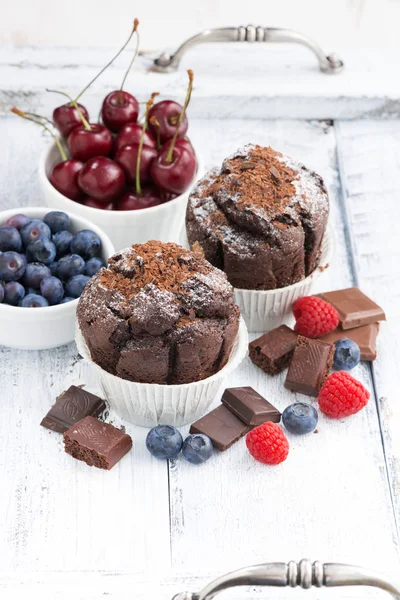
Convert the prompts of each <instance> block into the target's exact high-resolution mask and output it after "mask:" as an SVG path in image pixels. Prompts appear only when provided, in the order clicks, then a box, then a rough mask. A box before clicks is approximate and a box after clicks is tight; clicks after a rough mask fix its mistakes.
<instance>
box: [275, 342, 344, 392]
mask: <svg viewBox="0 0 400 600" xmlns="http://www.w3.org/2000/svg"><path fill="white" fill-rule="evenodd" d="M334 353H335V347H334V345H333V344H328V343H326V342H321V341H319V340H310V339H308V338H305V337H303V336H301V335H299V337H298V339H297V344H296V348H295V350H294V353H293V358H292V362H291V363H290V367H289V371H288V374H287V377H286V381H285V388H287V389H288V390H292V391H293V392H300V393H301V394H306V395H307V396H318V393H319V390H320V389H321V387H322V384H323V383H324V381H325V379H326V378H327V377H328V375H329V371H330V368H331V366H332V363H333V355H334Z"/></svg>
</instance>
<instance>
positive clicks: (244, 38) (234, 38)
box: [153, 25, 344, 74]
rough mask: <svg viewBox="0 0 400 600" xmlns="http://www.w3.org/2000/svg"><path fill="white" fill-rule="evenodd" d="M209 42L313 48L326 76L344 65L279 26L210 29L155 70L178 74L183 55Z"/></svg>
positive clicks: (164, 56)
mask: <svg viewBox="0 0 400 600" xmlns="http://www.w3.org/2000/svg"><path fill="white" fill-rule="evenodd" d="M205 42H282V43H287V42H289V43H293V42H294V43H297V44H302V45H303V46H306V47H307V48H309V49H310V50H311V51H312V52H313V53H314V54H315V56H316V57H317V60H318V62H319V67H320V69H321V71H322V72H323V73H328V74H333V73H339V72H340V71H341V70H342V69H343V67H344V65H343V61H342V60H340V58H339V57H338V56H336V54H329V55H328V56H326V55H325V54H324V53H323V52H322V50H321V48H320V47H319V46H318V44H316V43H315V42H314V41H313V40H311V39H310V38H309V37H307V36H305V35H303V34H302V33H299V32H298V31H294V30H292V29H279V28H276V27H254V25H248V26H247V27H222V28H221V29H206V30H205V31H202V32H201V33H198V34H197V35H194V36H193V37H191V38H190V39H188V40H186V42H184V43H183V44H182V45H181V46H179V48H178V49H177V50H176V52H175V53H174V54H168V53H167V52H164V53H163V54H161V55H160V56H159V57H158V58H156V59H155V61H154V64H153V70H155V71H159V72H160V73H169V72H171V71H176V70H177V68H178V66H179V62H180V60H181V58H182V56H183V55H184V54H185V52H186V51H187V50H189V49H190V48H192V47H193V46H196V45H197V44H204V43H205Z"/></svg>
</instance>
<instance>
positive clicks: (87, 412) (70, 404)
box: [40, 385, 106, 433]
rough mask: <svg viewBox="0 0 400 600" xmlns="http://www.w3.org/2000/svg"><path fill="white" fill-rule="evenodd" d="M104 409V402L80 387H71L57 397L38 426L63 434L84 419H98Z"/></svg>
mask: <svg viewBox="0 0 400 600" xmlns="http://www.w3.org/2000/svg"><path fill="white" fill-rule="evenodd" d="M105 408H106V404H105V402H104V400H102V399H101V398H99V397H98V396H95V395H94V394H91V393H90V392H87V391H86V390H84V389H82V388H80V387H76V386H75V385H71V387H70V388H69V389H68V390H66V391H65V392H63V393H62V394H61V396H58V398H57V400H56V403H55V404H54V406H52V407H51V409H50V410H49V412H48V413H47V415H46V416H45V417H44V419H43V420H42V422H41V423H40V424H41V425H42V426H43V427H47V429H52V430H53V431H57V433H64V431H67V429H69V428H70V427H72V425H74V424H75V423H76V422H77V421H80V420H81V419H83V418H84V417H87V416H92V417H98V416H99V415H101V413H102V412H103V411H104V409H105Z"/></svg>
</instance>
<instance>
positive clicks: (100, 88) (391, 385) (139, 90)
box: [0, 46, 400, 600]
mask: <svg viewBox="0 0 400 600" xmlns="http://www.w3.org/2000/svg"><path fill="white" fill-rule="evenodd" d="M109 54H110V53H107V52H106V51H103V50H102V51H89V50H85V51H80V52H78V51H77V50H73V51H67V50H54V51H43V50H41V51H39V50H35V49H32V48H25V49H18V50H14V49H3V50H0V109H1V111H2V114H1V115H0V123H1V133H2V144H1V146H2V160H1V162H0V174H1V180H0V181H1V187H0V209H6V208H11V207H16V206H22V207H23V206H28V205H40V204H42V203H43V202H42V199H41V195H40V191H39V187H38V183H37V173H36V170H37V162H38V155H39V153H40V152H41V150H42V149H43V148H44V147H45V145H46V144H47V143H48V142H47V139H46V138H45V137H44V136H43V135H42V132H41V131H39V130H38V129H36V128H35V127H34V126H30V125H29V124H27V123H25V122H22V121H21V120H19V119H17V118H16V117H14V116H13V115H10V114H9V112H8V111H9V108H10V107H11V106H12V105H13V104H16V105H18V106H19V107H20V108H22V109H30V110H36V111H38V112H39V111H42V112H43V111H47V113H49V112H50V109H51V107H52V106H54V105H56V104H58V103H59V99H58V98H56V97H50V96H49V95H46V94H44V93H43V88H45V87H46V86H51V87H53V88H59V89H68V90H69V91H70V92H71V93H72V94H73V93H74V92H76V91H78V90H79V89H80V87H82V85H83V83H84V82H86V81H87V80H88V79H89V77H90V75H91V74H92V73H94V72H95V71H96V69H97V68H98V67H99V66H100V65H101V64H103V62H105V59H106V58H107V56H109ZM346 58H347V65H348V69H347V71H345V72H344V73H343V75H341V76H336V77H329V76H326V75H322V74H320V73H319V72H318V70H317V68H316V65H315V64H314V61H313V57H312V56H311V55H309V54H308V53H307V52H306V51H305V53H304V54H303V51H301V52H299V54H298V55H297V53H296V52H295V51H293V49H290V50H287V51H286V50H283V49H279V51H278V49H274V50H272V49H271V48H268V52H267V51H266V50H265V49H264V48H263V49H261V48H258V49H257V50H255V49H254V48H248V49H247V50H246V51H245V50H244V49H243V48H240V49H237V48H235V47H234V46H231V47H230V49H229V50H228V49H227V48H222V47H218V52H217V53H215V51H214V50H212V49H206V48H202V49H199V50H198V51H194V52H192V53H191V54H190V55H188V57H187V59H185V64H184V65H182V70H181V71H180V72H179V73H177V74H173V75H156V74H148V73H147V72H146V67H147V66H148V65H149V59H148V58H147V57H145V58H143V60H142V63H141V65H140V68H138V69H137V70H136V72H135V74H132V76H131V78H130V85H129V87H130V89H131V90H133V91H134V93H136V94H137V95H138V96H139V98H140V99H141V100H145V99H146V97H147V96H148V94H149V93H150V92H151V91H155V90H160V91H163V92H164V97H168V96H172V97H176V98H179V99H180V98H182V97H183V95H184V88H185V85H186V77H185V72H184V68H185V67H188V66H191V67H192V68H193V69H194V71H195V74H196V89H195V91H194V93H193V104H192V107H191V113H190V117H191V118H190V136H191V137H192V139H193V141H194V143H195V144H196V147H197V148H198V149H199V150H200V152H201V153H202V154H203V156H204V159H205V162H206V164H207V165H214V164H219V163H220V162H221V160H222V159H223V158H224V157H225V156H226V155H228V154H229V153H231V152H232V151H234V150H235V149H236V148H237V147H238V146H240V145H242V144H244V143H247V142H255V143H259V144H269V145H271V146H272V147H274V148H277V149H279V150H282V151H284V152H287V153H288V154H289V155H292V156H293V157H295V158H298V159H300V160H301V161H303V162H304V163H305V164H307V165H309V166H311V167H313V168H314V169H315V170H316V171H317V172H319V173H321V175H322V176H323V177H324V179H325V181H326V183H327V186H328V189H329V193H330V198H331V207H332V211H331V218H332V224H333V227H334V230H335V235H336V250H335V254H334V258H333V260H332V264H331V266H330V268H329V269H328V270H327V271H326V272H325V273H324V275H323V276H322V277H321V279H320V280H319V282H318V289H319V290H329V289H335V288H341V287H346V286H349V285H359V286H360V287H361V288H362V289H363V290H364V291H365V292H366V293H367V294H370V295H371V296H372V297H373V298H374V300H376V301H377V302H378V303H379V304H381V305H382V306H383V307H384V308H385V310H386V314H387V318H388V323H386V324H383V325H382V327H381V333H380V336H379V341H378V360H377V361H376V362H375V363H373V364H372V365H370V364H369V363H363V364H362V365H361V366H359V367H358V368H357V369H356V371H355V373H354V374H355V376H356V377H357V378H359V379H360V380H361V381H362V382H363V383H364V384H365V385H366V386H367V387H368V389H369V390H370V391H371V400H370V402H369V404H368V407H367V408H366V410H364V411H363V412H362V413H360V414H359V415H357V416H355V417H353V418H350V419H347V420H344V421H343V422H336V421H329V420H327V419H325V418H323V417H320V422H319V425H318V433H316V434H313V435H309V436H305V437H301V438H295V437H293V436H289V437H290V445H291V451H290V455H289V458H288V460H287V461H286V462H285V463H283V464H282V465H280V466H277V467H272V468H269V467H266V466H263V465H261V464H258V463H256V462H255V461H254V460H253V459H252V458H251V457H250V456H249V454H248V453H247V451H246V448H245V444H244V442H243V440H242V441H241V442H239V443H237V444H236V445H235V446H233V447H232V448H231V449H230V450H229V451H227V452H225V453H222V454H217V455H216V456H215V457H214V458H213V459H212V460H211V461H209V462H208V463H207V464H205V465H203V466H201V467H200V468H196V467H194V466H192V465H190V464H188V463H186V462H185V461H183V460H181V459H179V460H177V461H173V462H171V463H170V464H167V463H166V462H163V461H157V460H156V459H153V458H152V457H151V456H150V455H149V454H148V453H147V451H146V449H145V445H144V440H145V436H146V433H147V431H146V430H144V429H141V428H137V427H133V426H131V425H129V424H128V423H127V424H126V429H127V431H128V433H130V434H131V435H132V438H133V450H132V452H131V453H130V454H129V456H128V457H126V458H125V459H124V460H123V461H122V462H121V463H120V464H119V465H118V466H116V467H115V468H114V469H113V470H112V471H111V472H103V471H100V470H96V469H94V468H89V467H87V466H86V465H85V464H83V463H80V462H78V461H74V460H73V459H71V458H70V457H69V456H67V455H66V454H65V453H64V452H63V447H62V441H61V438H60V436H58V435H57V434H54V433H50V432H48V431H47V430H45V429H43V428H41V427H39V422H40V420H41V418H42V417H43V415H44V414H45V413H46V412H47V410H48V408H49V406H50V405H51V404H52V403H53V401H54V399H55V397H56V396H57V395H58V394H59V393H60V392H61V391H62V390H64V389H66V388H67V387H68V386H69V385H70V384H72V383H76V382H85V383H87V384H88V385H89V386H91V387H93V388H94V389H95V388H96V381H95V379H94V377H93V373H92V372H91V371H90V370H89V368H88V367H87V366H86V365H85V364H84V363H83V362H82V361H81V360H79V357H78V355H77V350H76V347H75V345H74V344H71V345H70V346H68V347H64V348H59V349H56V350H51V351H45V352H23V351H15V350H10V349H7V348H0V399H1V418H0V447H1V455H0V465H1V470H0V482H1V492H0V556H1V564H0V590H1V591H2V592H3V593H0V595H1V597H2V598H3V597H4V598H5V599H7V600H9V599H14V598H26V597H32V596H33V597H41V598H44V599H46V600H47V599H49V600H50V599H51V600H59V599H62V600H65V599H67V598H74V599H75V600H95V599H96V600H98V599H99V598H103V597H106V598H112V599H116V600H117V599H118V600H125V599H126V600H128V599H132V598H135V600H138V599H139V600H140V599H142V598H143V600H147V599H148V598H151V597H154V598H155V597H157V598H158V599H160V600H164V599H165V600H167V599H169V598H170V597H172V595H173V594H174V593H175V592H178V591H181V590H183V589H190V590H197V589H199V588H200V587H201V586H202V584H204V583H205V582H207V581H208V580H209V579H210V578H212V577H214V576H216V575H218V574H220V573H222V572H224V571H225V570H232V569H235V568H237V567H240V566H243V565H246V564H251V563H257V562H264V561H276V560H283V561H286V560H290V559H296V560H299V559H301V558H302V557H310V558H312V559H318V560H322V561H339V562H350V563H355V564H360V565H364V566H366V567H371V568H375V569H377V570H381V571H383V572H385V573H387V574H388V575H390V574H391V575H398V574H399V572H400V554H399V527H400V495H399V494H400V492H399V490H400V475H399V466H400V443H399V439H400V425H399V423H400V408H399V407H400V399H399V388H400V351H399V339H400V338H399V336H400V309H399V300H400V281H399V264H400V262H399V261H400V235H399V231H398V221H399V217H400V208H399V206H400V121H399V120H398V119H397V117H398V116H399V114H398V113H399V108H400V84H399V82H398V78H396V79H397V80H395V78H394V75H390V67H391V65H395V64H398V59H399V57H396V56H393V55H392V56H391V57H385V58H384V57H379V56H378V55H373V54H371V55H370V56H366V55H362V56H361V55H359V56H356V55H351V56H347V57H346V56H345V59H346ZM362 58H363V59H364V60H365V61H366V64H363V63H362V61H361V59H362ZM256 59H257V62H256V64H255V63H254V60H256ZM292 60H293V61H294V62H293V63H292ZM189 61H190V62H189ZM125 62H126V60H125ZM123 68H124V65H122V66H121V67H115V68H113V69H111V70H110V71H109V72H108V73H107V75H106V76H105V77H104V78H103V79H102V80H101V82H99V84H98V85H97V87H96V89H95V90H93V91H90V93H88V95H87V98H86V99H85V104H86V105H88V107H89V109H90V110H91V112H92V114H93V115H94V114H96V107H98V105H99V98H102V97H103V95H104V93H105V92H106V91H108V90H111V89H113V87H114V86H115V85H117V84H118V82H119V80H120V75H121V74H122V71H123ZM356 117H360V118H356ZM349 118H351V119H353V120H348V119H349ZM318 119H319V120H318ZM132 241H134V240H132ZM0 325H1V324H0ZM229 385H230V386H234V385H252V386H253V387H254V388H256V389H257V390H258V391H259V392H260V393H261V394H264V395H265V396H266V397H267V398H268V399H269V400H270V401H271V402H272V403H273V404H275V405H276V406H278V407H279V408H280V409H281V410H283V409H284V408H285V407H286V406H287V405H288V404H290V403H291V402H293V401H294V400H295V399H296V396H294V395H292V394H291V393H289V392H287V391H286V390H284V388H283V377H282V376H280V377H276V378H270V377H268V376H266V375H264V374H263V373H262V372H261V371H260V370H258V369H257V368H256V367H254V366H253V365H252V364H251V362H250V361H249V360H248V359H246V360H245V361H244V363H243V365H242V367H241V368H240V369H238V370H237V372H236V373H235V374H234V375H233V377H232V378H231V380H230V381H229ZM297 398H298V399H304V397H302V396H298V397H297ZM218 402H219V398H215V403H216V404H217V403H218ZM184 429H185V431H184V433H185V432H186V431H187V428H184ZM301 593H302V592H297V594H299V595H300V594H301ZM274 594H275V595H274V596H272V594H271V597H276V598H291V597H292V596H293V597H298V596H296V592H294V591H292V590H290V591H286V590H277V591H275V592H274ZM329 594H331V596H332V597H336V598H339V597H340V598H355V597H358V598H360V597H362V598H366V597H368V598H369V597H373V598H375V597H376V598H378V597H381V593H380V592H374V591H368V592H367V591H366V590H363V591H360V590H358V591H357V590H355V589H353V590H349V591H347V590H346V591H345V590H342V591H341V592H337V593H336V595H335V592H334V591H331V592H326V591H317V590H315V591H308V592H307V597H310V598H320V597H321V598H322V597H327V596H328V595H329ZM245 595H246V596H247V597H252V598H253V597H258V595H257V594H256V592H255V591H253V590H250V591H246V592H245V591H244V590H243V591H241V592H238V593H237V594H236V597H244V596H245ZM233 596H235V595H234V594H233Z"/></svg>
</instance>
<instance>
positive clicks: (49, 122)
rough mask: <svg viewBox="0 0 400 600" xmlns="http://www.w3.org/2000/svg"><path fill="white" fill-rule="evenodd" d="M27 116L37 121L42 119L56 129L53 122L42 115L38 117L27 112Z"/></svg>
mask: <svg viewBox="0 0 400 600" xmlns="http://www.w3.org/2000/svg"><path fill="white" fill-rule="evenodd" d="M25 114H26V115H28V117H34V118H35V119H40V120H41V121H44V122H45V123H48V124H49V125H51V126H52V127H54V123H53V121H52V120H51V119H48V118H47V117H43V116H42V115H37V114H36V113H31V112H26V113H25Z"/></svg>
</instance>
